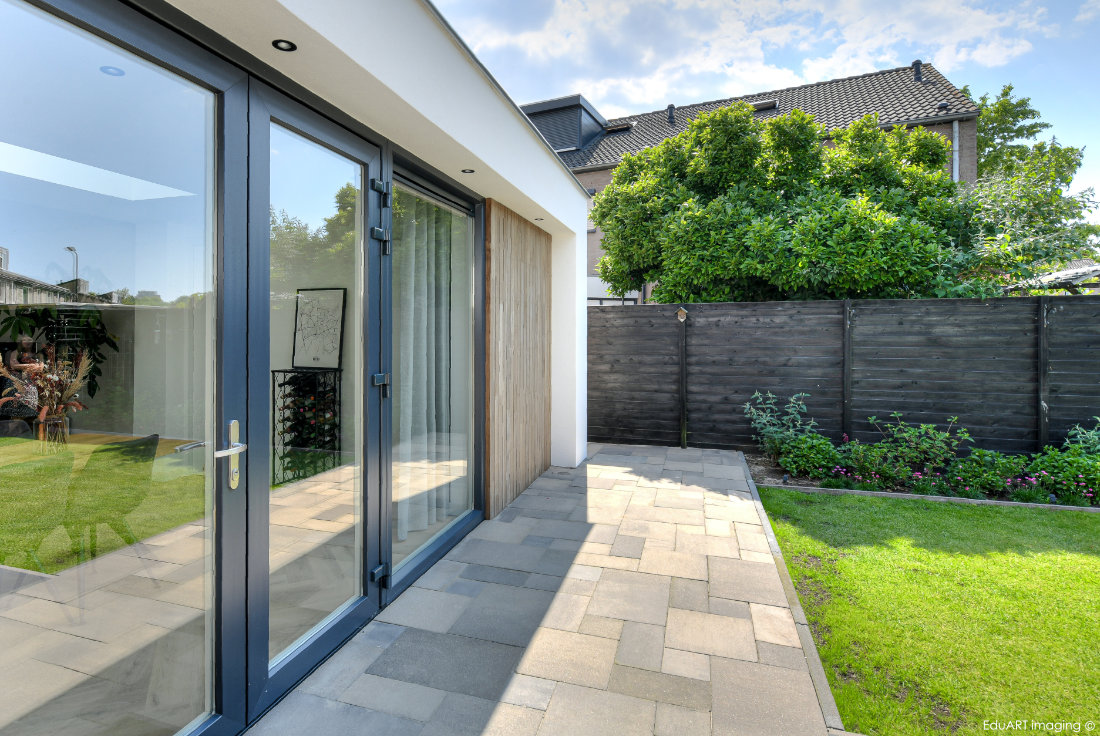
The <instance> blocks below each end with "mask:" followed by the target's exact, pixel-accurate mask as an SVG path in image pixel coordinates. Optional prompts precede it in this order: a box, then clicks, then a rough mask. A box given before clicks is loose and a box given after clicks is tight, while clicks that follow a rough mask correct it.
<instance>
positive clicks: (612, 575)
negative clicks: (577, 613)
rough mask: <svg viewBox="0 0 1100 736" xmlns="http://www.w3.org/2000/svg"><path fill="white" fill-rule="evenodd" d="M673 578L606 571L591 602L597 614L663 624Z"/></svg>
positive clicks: (597, 584) (591, 608)
mask: <svg viewBox="0 0 1100 736" xmlns="http://www.w3.org/2000/svg"><path fill="white" fill-rule="evenodd" d="M670 585H671V578H669V577H668V576H664V575H649V574H646V573H639V572H630V571H627V570H604V571H603V574H602V575H601V576H600V581H599V582H598V583H596V592H595V593H593V594H592V602H591V603H589V604H588V612H589V613H591V614H592V615H594V616H605V617H607V618H620V619H623V620H625V621H638V622H641V623H645V624H657V625H663V624H664V623H665V616H666V614H667V610H668V592H669V587H670Z"/></svg>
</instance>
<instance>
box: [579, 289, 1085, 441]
mask: <svg viewBox="0 0 1100 736" xmlns="http://www.w3.org/2000/svg"><path fill="white" fill-rule="evenodd" d="M849 304H850V306H848V307H847V308H846V307H845V302H842V301H819V302H766V303H735V304H687V305H684V306H685V308H686V309H687V311H688V315H689V316H688V321H687V340H688V342H687V396H686V401H687V413H688V422H687V425H688V427H687V428H688V444H689V445H691V446H695V447H722V448H735V449H745V448H751V447H754V446H755V443H754V442H753V439H752V432H751V430H750V429H749V427H748V423H747V422H746V421H745V418H744V412H743V409H742V407H743V405H744V403H745V402H746V401H748V400H749V398H750V397H751V396H752V394H753V392H754V391H757V390H759V391H761V392H764V391H771V392H772V393H774V394H776V395H777V396H778V397H779V398H780V400H781V401H783V400H786V399H787V398H788V397H789V396H790V395H792V394H794V393H799V392H806V393H809V394H810V395H811V398H810V399H809V401H808V404H809V409H810V412H809V413H810V415H812V416H813V417H814V418H815V419H816V420H817V421H818V422H819V429H820V430H821V431H822V432H823V433H825V434H826V435H828V436H830V437H833V438H834V439H835V438H839V437H840V435H841V433H842V432H843V431H844V417H845V403H844V402H845V398H846V397H847V399H848V401H849V409H848V414H849V418H850V429H849V434H850V435H851V436H852V437H853V438H858V439H861V440H865V441H866V440H874V439H876V438H877V437H878V436H879V435H878V432H877V431H876V430H875V429H874V427H873V426H871V424H870V423H869V422H868V421H867V418H868V417H869V416H876V417H878V419H879V421H883V420H889V416H890V414H891V412H894V411H900V412H902V414H903V418H904V419H905V420H906V421H909V422H913V423H934V424H939V425H941V426H942V425H943V424H944V423H946V422H947V420H948V418H949V417H952V416H958V417H959V420H960V426H964V427H966V428H967V429H969V430H970V432H971V434H972V436H973V437H974V439H975V442H974V446H976V447H983V448H988V449H995V450H1002V451H1010V452H1011V451H1017V452H1020V451H1028V450H1034V449H1035V448H1036V446H1037V445H1038V444H1039V442H1040V439H1041V437H1042V436H1043V433H1044V432H1046V433H1048V437H1049V441H1050V442H1051V443H1053V444H1060V443H1061V442H1062V441H1063V439H1064V438H1065V435H1066V431H1067V430H1068V429H1069V428H1070V427H1072V426H1073V425H1074V424H1078V423H1081V424H1086V425H1089V426H1091V425H1092V423H1093V421H1092V417H1093V416H1096V415H1100V297H1093V296H1085V297H1082V296H1068V297H1048V298H1047V299H1046V304H1047V305H1048V306H1047V309H1046V311H1047V321H1046V326H1045V330H1044V331H1043V332H1042V333H1041V332H1040V329H1039V324H1040V322H1039V312H1040V308H1041V305H1040V299H1039V298H1037V297H1035V298H1004V299H988V300H977V299H939V300H932V299H928V300H908V299H886V300H853V301H851V302H850V303H849ZM678 306H679V305H660V306H653V305H641V306H615V307H590V308H589V311H588V320H589V321H588V324H589V348H588V349H589V379H588V385H589V392H588V405H589V434H590V437H591V439H592V440H593V441H619V442H660V443H664V444H668V445H673V444H679V436H678V433H677V428H678V425H677V423H676V422H675V419H676V417H678V416H679V413H678V412H679V391H678V382H677V381H678V375H679V373H678V372H679V356H678V354H677V349H676V341H675V335H676V317H675V313H676V309H677V308H678ZM846 309H847V318H848V319H847V324H848V327H847V328H845V310H846ZM1040 344H1042V345H1043V346H1044V347H1043V349H1042V350H1040ZM1042 366H1046V368H1045V370H1044V369H1043V368H1042ZM1044 402H1045V404H1046V406H1047V415H1048V418H1047V426H1046V427H1044V426H1043V423H1042V414H1041V410H1040V407H1041V406H1042V405H1043V403H1044Z"/></svg>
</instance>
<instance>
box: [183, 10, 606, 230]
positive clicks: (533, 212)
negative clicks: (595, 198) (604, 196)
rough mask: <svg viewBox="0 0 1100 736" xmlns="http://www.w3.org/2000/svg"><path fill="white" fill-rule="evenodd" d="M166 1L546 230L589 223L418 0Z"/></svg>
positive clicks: (521, 127) (563, 182)
mask: <svg viewBox="0 0 1100 736" xmlns="http://www.w3.org/2000/svg"><path fill="white" fill-rule="evenodd" d="M170 2H171V3H172V4H173V5H175V6H176V7H177V8H179V9H180V10H181V11H183V12H184V13H186V14H187V15H189V16H191V17H192V18H194V19H195V20H196V21H198V22H200V23H202V24H203V25H205V26H207V27H208V28H210V29H212V30H214V31H215V32H216V33H218V34H219V35H221V36H223V37H225V38H226V39H228V40H229V41H231V42H232V43H234V44H236V45H237V46H239V47H240V48H242V49H244V50H245V51H246V52H248V53H250V54H252V55H253V56H255V57H257V58H259V59H260V60H262V61H263V62H265V63H266V64H269V65H270V66H272V67H273V68H275V69H277V70H279V71H280V72H282V73H283V74H285V75H286V76H288V77H290V78H291V79H293V80H294V81H295V82H297V83H298V84H301V85H302V86H303V87H305V88H307V89H309V90H310V91H312V92H313V93H314V94H316V95H318V96H320V97H322V98H323V99H325V100H327V101H328V102H330V103H331V104H333V105H334V106H336V107H337V108H339V109H340V110H342V111H343V112H345V113H346V114H348V115H351V116H352V117H354V118H356V119H357V120H359V121H360V122H362V123H363V124H364V125H367V126H368V127H370V128H372V129H373V130H376V131H378V133H380V134H381V135H383V136H385V137H386V138H388V139H390V140H392V141H393V142H394V143H396V144H397V145H399V146H401V147H402V148H404V149H406V150H408V151H410V152H411V153H413V154H414V155H416V156H417V157H419V158H420V159H422V160H423V161H425V162H426V163H428V164H429V165H431V166H433V167H435V168H436V169H438V170H440V171H441V172H443V173H444V174H446V175H448V176H450V177H452V178H454V179H456V180H457V181H460V182H462V183H463V184H465V185H467V186H469V187H470V188H471V189H473V190H474V191H476V192H478V193H479V194H481V195H482V196H484V197H487V198H493V199H495V200H497V201H499V202H501V204H503V205H505V206H506V207H509V208H510V209H512V210H515V211H516V212H518V213H519V214H520V215H522V216H524V217H526V218H528V219H531V220H533V219H535V218H536V217H541V218H544V221H543V222H540V223H539V224H540V226H542V227H544V229H546V230H548V231H550V232H557V233H561V234H564V233H566V232H570V233H576V232H584V231H583V230H579V231H578V228H583V227H586V225H585V223H584V221H583V212H584V211H586V209H587V197H586V195H585V194H584V192H582V190H581V189H580V188H579V186H578V185H577V182H576V180H575V179H574V178H573V177H572V176H571V175H570V173H569V172H568V171H567V170H566V169H565V168H564V167H563V166H562V164H561V163H560V161H559V160H558V159H557V156H556V155H555V154H554V153H553V152H552V151H550V150H549V148H548V147H547V146H546V145H545V144H544V143H543V141H542V140H541V138H540V137H539V134H538V133H537V132H536V131H534V130H533V129H532V128H531V127H530V126H529V125H528V123H527V121H526V119H525V118H524V116H523V113H522V112H520V111H519V110H518V109H516V108H515V107H514V103H512V102H511V100H509V99H508V98H507V97H506V96H504V95H503V94H501V93H500V92H499V91H498V90H497V89H496V88H495V86H494V85H493V84H492V83H491V82H490V81H489V79H488V78H487V77H486V76H485V72H484V71H483V70H482V69H481V67H480V66H479V64H478V63H477V61H476V60H475V59H473V58H472V57H471V56H470V55H469V53H468V52H467V51H466V49H465V48H463V47H462V45H461V44H460V42H458V41H457V40H456V39H455V38H454V37H452V35H451V33H450V32H449V31H448V30H447V29H446V28H445V27H444V26H443V25H442V24H441V23H440V21H439V20H438V19H437V18H436V15H435V12H434V10H433V8H431V7H430V6H429V5H427V4H426V3H424V2H421V0H389V1H388V2H387V1H385V0H281V1H280V0H235V1H234V2H224V0H170ZM277 38H285V39H288V40H290V41H293V42H294V43H296V44H297V45H298V50H297V51H294V52H292V53H286V52H282V51H278V50H276V49H274V48H273V47H272V46H271V42H272V41H273V40H274V39H277ZM462 169H474V172H475V173H473V174H462V173H461V171H462ZM578 207H579V208H580V209H581V212H582V219H581V222H580V223H578V222H576V220H577V219H578V218H577V208H578Z"/></svg>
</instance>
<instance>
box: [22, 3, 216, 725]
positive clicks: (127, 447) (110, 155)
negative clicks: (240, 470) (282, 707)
mask: <svg viewBox="0 0 1100 736" xmlns="http://www.w3.org/2000/svg"><path fill="white" fill-rule="evenodd" d="M0 40H2V43H0V69H3V71H2V72H0V99H3V100H5V101H6V103H8V105H7V107H6V108H5V112H4V114H3V115H2V116H0V222H2V223H3V224H4V227H3V231H2V232H0V509H3V514H2V516H0V565H2V567H0V688H2V689H3V691H4V692H5V697H4V698H3V699H0V733H4V734H7V733H13V734H56V733H74V734H104V735H106V734H119V733H135V734H170V733H174V732H176V731H178V730H179V729H181V728H183V727H185V726H186V725H187V724H188V723H189V722H191V721H193V720H194V719H196V718H199V717H201V716H202V715H203V714H204V713H205V712H207V711H208V710H209V708H210V683H211V678H210V675H209V667H210V663H211V661H212V658H211V649H210V648H211V646H212V645H211V640H210V637H209V635H208V634H209V631H210V619H209V616H210V611H211V606H210V600H211V586H210V581H211V579H212V578H211V572H212V564H213V563H212V560H213V557H212V555H211V549H212V546H211V544H210V530H211V524H210V519H211V515H210V514H211V512H210V509H211V500H212V490H213V484H212V479H211V477H210V475H209V474H208V470H209V468H210V464H209V462H208V458H209V452H210V450H211V446H212V443H211V442H210V441H209V440H210V437H211V413H212V412H211V406H212V403H211V402H212V401H213V390H212V377H211V374H210V367H211V366H212V365H213V359H212V356H213V354H214V353H213V350H214V343H213V329H212V324H213V322H212V321H213V316H214V315H213V310H212V305H213V299H212V289H213V268H212V266H213V262H214V250H213V248H214V228H213V214H214V213H213V193H214V187H213V176H214V166H213V154H214V151H215V137H214V119H215V118H214V111H215V100H214V95H213V94H212V93H210V92H209V91H207V90H204V89H201V88H199V87H197V86H196V85H194V84H192V83H190V82H188V81H186V80H183V79H181V78H178V77H176V76H174V75H172V74H170V73H168V72H166V71H165V70H163V69H161V68H159V67H156V66H154V65H152V64H150V63H148V62H146V61H144V60H142V59H140V58H138V57H136V56H134V55H132V54H130V53H128V52H126V51H123V50H122V49H119V48H116V47H114V46H111V45H110V44H107V43H105V42H103V41H101V40H100V39H98V38H96V37H93V36H91V35H90V34H87V33H85V32H83V31H79V30H77V29H75V28H73V27H72V26H69V25H67V24H65V23H62V22H60V21H58V20H56V19H54V18H52V17H50V16H48V15H46V14H45V13H42V12H40V11H38V10H35V9H32V8H31V7H30V6H28V5H26V4H24V3H21V2H12V1H11V0H0ZM104 68H107V69H110V70H112V73H111V74H108V73H106V72H104V71H102V69H104ZM74 111H79V114H78V115H74ZM177 450H182V451H179V452H178V451H177Z"/></svg>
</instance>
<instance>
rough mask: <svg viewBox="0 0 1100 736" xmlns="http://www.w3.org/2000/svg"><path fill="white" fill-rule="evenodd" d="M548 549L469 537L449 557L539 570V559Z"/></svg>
mask: <svg viewBox="0 0 1100 736" xmlns="http://www.w3.org/2000/svg"><path fill="white" fill-rule="evenodd" d="M546 552H547V550H545V549H541V548H539V547H530V546H528V545H525V544H508V543H506V542H492V541H489V540H485V539H468V540H466V541H465V542H463V543H462V544H461V545H460V546H458V547H455V548H454V549H453V550H451V552H450V553H449V554H448V555H447V559H449V560H455V561H457V562H466V563H469V564H471V565H488V566H489V567H502V568H505V569H508V570H521V571H523V572H539V569H538V566H539V561H540V560H542V557H543V555H545V554H546Z"/></svg>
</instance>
